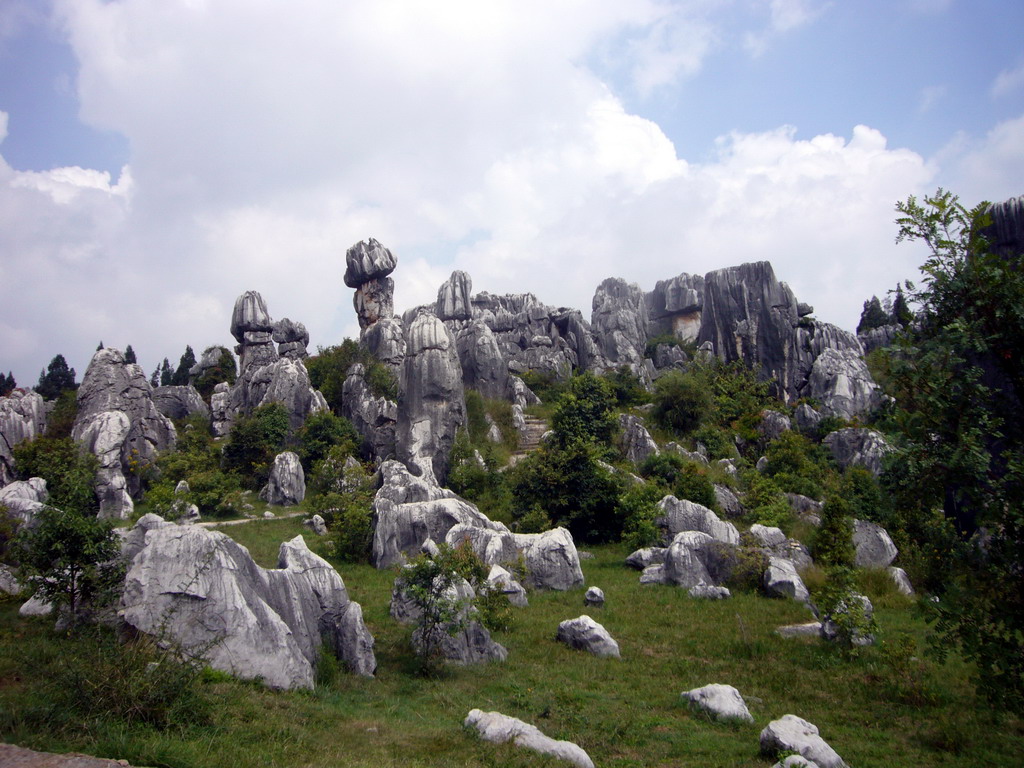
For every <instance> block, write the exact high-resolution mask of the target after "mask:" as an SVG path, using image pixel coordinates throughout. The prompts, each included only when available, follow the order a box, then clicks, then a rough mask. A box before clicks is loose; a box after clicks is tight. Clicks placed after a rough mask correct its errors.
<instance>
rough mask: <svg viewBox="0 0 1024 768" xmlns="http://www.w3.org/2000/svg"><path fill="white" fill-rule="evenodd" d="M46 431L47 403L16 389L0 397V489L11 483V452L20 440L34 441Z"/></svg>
mask: <svg viewBox="0 0 1024 768" xmlns="http://www.w3.org/2000/svg"><path fill="white" fill-rule="evenodd" d="M45 429H46V403H45V401H44V400H43V396H42V395H40V394H39V393H38V392H33V391H32V390H26V389H15V390H14V391H13V392H11V394H9V395H8V396H7V397H0V486H4V485H7V484H8V483H9V482H11V481H12V480H14V477H15V472H14V456H13V454H12V453H11V449H12V448H14V446H16V445H17V444H18V443H20V442H22V441H23V440H33V439H35V438H36V437H39V436H40V435H41V434H43V431H44V430H45Z"/></svg>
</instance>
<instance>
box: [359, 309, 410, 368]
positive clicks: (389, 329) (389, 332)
mask: <svg viewBox="0 0 1024 768" xmlns="http://www.w3.org/2000/svg"><path fill="white" fill-rule="evenodd" d="M359 343H360V344H362V345H363V346H364V347H366V348H367V349H368V350H369V351H370V352H371V353H372V354H373V355H374V356H375V357H376V358H377V359H378V360H380V361H381V362H382V363H385V364H386V365H388V367H390V368H391V370H392V372H393V373H394V374H395V377H396V378H398V377H400V376H401V373H402V363H403V361H404V360H405V326H404V325H403V324H402V319H401V318H398V317H381V318H379V319H378V320H377V321H376V322H375V323H374V324H373V325H370V326H368V327H366V328H364V329H363V330H362V332H361V333H360V334H359Z"/></svg>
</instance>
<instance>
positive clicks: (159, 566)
mask: <svg viewBox="0 0 1024 768" xmlns="http://www.w3.org/2000/svg"><path fill="white" fill-rule="evenodd" d="M123 551H124V555H125V557H126V559H127V560H128V561H129V569H128V574H127V577H126V579H125V588H124V592H123V595H122V598H121V601H122V611H121V615H122V617H123V619H124V621H125V622H126V623H127V624H129V625H131V626H132V627H134V628H135V629H136V630H138V631H140V632H144V633H146V634H152V635H156V636H157V637H158V639H159V640H160V641H162V642H173V643H176V644H178V645H180V646H181V647H182V648H184V649H185V650H187V651H189V652H191V653H194V654H196V655H198V656H200V657H202V658H204V659H205V660H206V661H207V663H209V664H210V666H212V667H213V668H214V669H220V670H223V671H225V672H229V673H231V674H233V675H237V676H238V677H243V678H252V679H261V680H262V681H263V682H264V683H265V684H266V685H268V686H270V687H272V688H312V687H313V680H314V667H315V665H316V662H317V659H318V658H319V654H320V653H321V652H322V650H321V645H322V643H323V642H324V641H325V639H326V642H327V643H328V645H329V647H332V648H334V649H336V650H337V653H338V656H339V657H340V658H341V660H343V661H344V662H345V663H346V664H347V665H348V666H349V668H350V669H352V670H353V671H354V672H356V673H358V674H363V675H371V674H373V670H374V669H375V667H376V662H375V660H374V658H373V650H372V649H373V639H372V637H371V636H370V635H369V633H368V632H367V630H366V627H365V626H364V625H363V622H362V613H361V610H360V609H359V607H358V604H356V603H353V602H351V600H350V599H349V597H348V593H347V591H346V589H345V585H344V582H343V581H342V580H341V577H340V576H339V575H338V573H337V571H335V570H334V569H333V568H332V567H331V566H330V565H329V564H328V563H327V562H326V561H324V560H323V559H322V558H320V557H318V556H317V555H315V554H313V553H312V552H310V551H309V549H308V548H307V547H306V545H305V542H304V541H303V540H302V537H301V536H298V537H296V538H295V539H293V540H291V541H289V542H285V543H284V544H282V545H281V552H280V556H279V562H278V566H279V567H278V568H277V569H266V568H261V567H260V566H258V565H256V564H255V563H254V562H253V560H252V558H251V557H250V556H249V553H248V551H247V550H246V549H245V547H243V546H241V545H240V544H238V543H236V542H235V541H234V540H232V539H231V538H229V537H227V536H225V535H224V534H222V533H219V532H216V531H210V530H207V529H204V528H200V527H198V526H179V525H174V524H173V523H167V522H165V521H163V520H162V519H160V518H159V517H157V516H156V515H146V516H145V517H143V518H142V519H141V520H139V522H138V524H137V525H136V526H135V527H134V528H133V529H132V530H131V531H130V532H129V533H128V534H127V535H126V536H125V539H124V543H123Z"/></svg>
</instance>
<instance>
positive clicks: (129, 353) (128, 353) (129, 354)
mask: <svg viewBox="0 0 1024 768" xmlns="http://www.w3.org/2000/svg"><path fill="white" fill-rule="evenodd" d="M124 361H125V362H126V363H137V362H139V361H138V360H136V359H135V350H134V349H132V345H131V344H129V345H128V346H127V347H125V350H124Z"/></svg>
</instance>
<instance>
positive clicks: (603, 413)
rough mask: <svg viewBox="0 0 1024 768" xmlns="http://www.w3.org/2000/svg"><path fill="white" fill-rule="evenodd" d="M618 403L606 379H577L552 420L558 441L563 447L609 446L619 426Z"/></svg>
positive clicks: (584, 375)
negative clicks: (615, 411)
mask: <svg viewBox="0 0 1024 768" xmlns="http://www.w3.org/2000/svg"><path fill="white" fill-rule="evenodd" d="M614 406H615V399H614V397H613V395H612V391H611V387H609V386H608V383H607V382H606V381H604V379H601V378H598V377H597V376H595V375H594V374H592V373H590V372H586V373H582V374H580V375H578V376H573V377H572V378H571V379H570V380H569V383H568V386H567V388H566V391H565V393H564V394H563V395H562V396H561V397H560V398H559V400H558V403H557V405H556V406H555V412H554V414H553V415H552V417H551V427H552V429H553V430H554V432H555V440H556V442H557V443H558V444H559V445H561V446H562V447H566V446H569V445H572V444H574V443H579V442H591V443H596V444H598V445H607V444H608V443H610V442H611V439H612V436H613V435H614V434H615V430H616V429H617V427H618V424H617V422H616V420H615V416H614V415H613V413H612V409H613V408H614Z"/></svg>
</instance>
